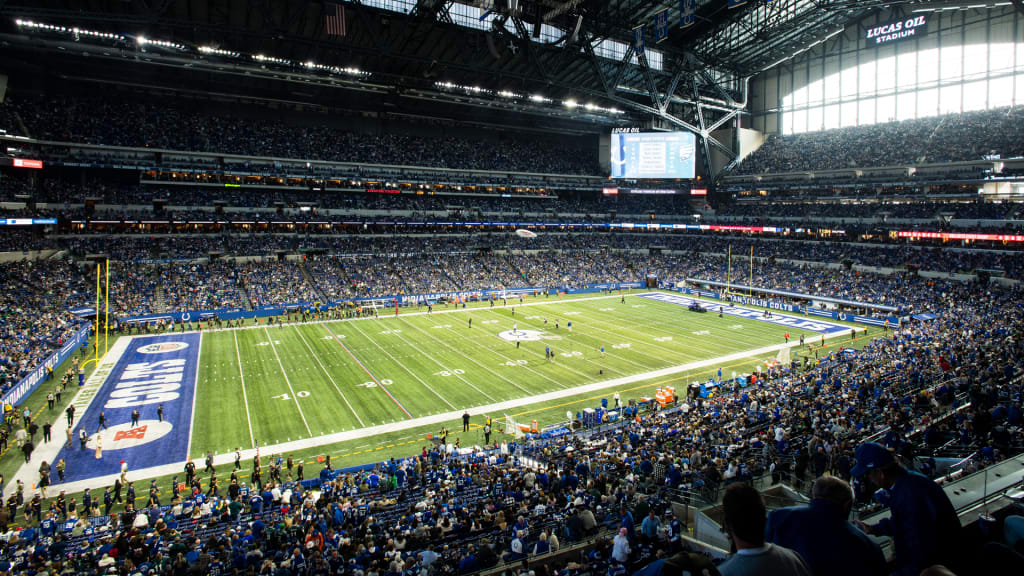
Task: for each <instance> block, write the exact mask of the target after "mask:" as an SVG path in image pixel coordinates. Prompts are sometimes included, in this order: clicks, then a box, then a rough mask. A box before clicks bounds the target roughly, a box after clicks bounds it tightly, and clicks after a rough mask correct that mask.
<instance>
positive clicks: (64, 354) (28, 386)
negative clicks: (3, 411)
mask: <svg viewBox="0 0 1024 576" xmlns="http://www.w3.org/2000/svg"><path fill="white" fill-rule="evenodd" d="M90 331H91V327H90V326H89V325H85V326H83V327H81V328H79V329H78V332H76V333H75V335H74V336H72V337H71V338H70V339H69V340H68V341H67V342H65V343H64V345H63V346H61V348H60V350H58V351H56V352H54V353H53V354H51V355H50V357H49V358H47V359H46V360H45V361H44V362H43V363H42V364H40V365H39V366H37V367H36V369H35V370H33V371H32V372H31V373H30V374H29V375H28V376H25V377H24V378H22V379H21V382H18V384H17V386H15V387H14V388H11V389H10V390H9V391H8V392H7V394H4V397H3V403H4V405H8V404H9V405H12V406H16V405H17V404H18V402H21V400H22V399H23V398H25V397H26V396H28V395H29V394H31V393H32V391H34V390H35V389H36V387H38V386H39V384H41V383H42V382H43V381H44V380H45V379H46V373H47V370H48V369H49V368H56V367H57V366H59V365H60V364H61V362H64V361H65V360H67V359H68V358H69V357H70V356H71V355H72V354H74V352H75V350H77V349H78V347H79V346H81V345H82V344H84V343H85V342H87V341H88V340H89V333H90Z"/></svg>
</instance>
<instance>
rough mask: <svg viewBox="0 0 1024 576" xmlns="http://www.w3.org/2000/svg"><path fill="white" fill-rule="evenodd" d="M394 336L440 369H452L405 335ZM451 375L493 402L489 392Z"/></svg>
mask: <svg viewBox="0 0 1024 576" xmlns="http://www.w3.org/2000/svg"><path fill="white" fill-rule="evenodd" d="M402 321H403V322H404V321H405V320H402ZM395 336H398V339H399V340H401V341H402V342H405V343H406V344H408V345H409V346H411V347H412V349H413V350H415V351H417V352H419V353H420V354H421V355H422V356H423V357H424V358H429V359H430V361H431V362H433V363H434V364H437V365H438V366H440V367H441V369H442V370H447V371H449V372H451V371H452V369H451V368H448V367H447V366H445V365H444V364H441V362H439V361H438V360H437V358H434V357H433V356H432V355H430V354H427V353H426V352H424V351H423V350H420V348H419V347H418V346H416V345H415V344H413V343H412V342H409V341H408V340H406V339H405V337H403V336H402V335H401V334H395ZM452 376H455V377H456V378H458V379H459V380H462V381H463V382H465V383H466V384H467V385H468V386H469V387H470V388H472V389H473V390H476V391H477V392H479V393H480V394H482V395H484V396H486V397H487V399H488V400H490V401H491V402H494V397H493V396H491V395H490V394H488V393H487V392H484V391H483V390H481V389H479V388H477V387H476V386H474V385H473V383H472V382H470V381H469V380H466V379H465V378H463V377H462V375H461V374H456V373H454V372H452Z"/></svg>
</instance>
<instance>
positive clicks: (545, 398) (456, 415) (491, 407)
mask: <svg viewBox="0 0 1024 576" xmlns="http://www.w3.org/2000/svg"><path fill="white" fill-rule="evenodd" d="M847 336H849V335H848V334H844V333H842V332H835V333H832V334H827V335H825V338H826V339H834V338H845V337H847ZM787 347H788V348H799V347H800V345H799V344H798V343H796V342H790V343H789V344H776V345H773V346H765V347H762V348H757V349H754V350H743V351H740V352H734V353H732V354H729V355H726V356H719V357H717V358H708V359H705V360H699V361H697V362H690V363H689V364H681V365H679V366H669V367H668V368H662V369H660V370H654V371H651V372H645V373H642V374H633V375H630V376H623V377H621V378H615V379H612V380H603V381H601V382H594V383H591V384H585V385H583V386H577V387H574V388H569V389H566V390H555V391H552V392H547V393H544V394H539V395H537V396H529V397H525V398H516V399H513V400H506V401H504V402H498V403H495V404H488V405H484V406H477V407H476V409H475V410H477V411H479V413H481V414H487V413H498V414H500V413H503V412H507V411H509V410H512V409H514V408H519V407H522V406H529V405H531V404H540V403H543V402H550V401H552V400H560V399H563V398H571V397H573V396H582V395H584V394H588V393H591V392H596V391H599V390H604V389H607V388H616V387H622V386H625V385H628V384H632V383H635V382H642V381H644V380H651V379H654V378H662V377H665V376H670V375H673V374H679V373H681V372H690V371H693V370H697V369H700V368H707V367H710V366H716V365H723V364H726V363H729V362H732V361H735V360H742V359H745V358H748V357H752V356H762V355H767V354H773V355H774V354H775V353H777V352H778V351H779V350H781V349H783V348H787ZM462 413H463V411H462V410H455V411H452V412H444V413H441V414H433V415H431V416H422V417H420V418H414V419H412V420H402V421H399V422H389V423H387V424H378V425H376V426H370V427H368V428H360V429H356V430H346V431H345V432H336V433H334V434H327V435H324V436H318V437H316V438H303V439H301V440H292V441H291V442H283V443H281V444H273V445H267V446H261V447H260V451H261V454H263V456H264V457H266V456H267V455H270V454H284V453H288V452H294V451H297V450H304V449H308V448H315V447H317V446H326V445H328V444H336V443H338V442H347V441H350V440H359V439H362V438H369V437H372V436H374V435H377V434H384V433H388V432H397V431H401V430H408V429H412V428H419V427H421V426H433V425H436V424H443V423H445V422H452V421H461V419H462ZM254 456H256V449H248V450H243V451H242V459H243V460H250V459H252V458H253V457H254ZM213 461H214V465H215V466H220V465H222V464H232V463H233V462H234V461H235V460H234V452H225V453H224V454H217V455H215V456H214V459H213ZM184 465H185V462H179V463H176V464H165V465H162V466H153V467H151V468H143V469H139V470H133V471H130V472H129V473H128V479H129V480H131V481H133V482H134V481H138V480H144V479H147V478H156V477H160V476H170V475H171V474H179V473H180V472H181V468H182V466H184ZM23 468H24V467H23ZM36 468H38V466H36ZM29 471H30V472H31V473H32V474H34V475H35V476H32V478H36V477H38V472H37V470H35V469H32V470H29ZM117 477H118V475H117V474H110V475H107V476H101V477H97V478H91V479H89V480H80V481H77V482H71V483H68V484H64V485H56V486H53V487H51V490H54V491H59V490H66V491H67V492H69V493H74V492H81V491H83V490H85V489H86V488H89V487H96V486H100V485H104V484H113V483H114V480H115V479H116V478H117Z"/></svg>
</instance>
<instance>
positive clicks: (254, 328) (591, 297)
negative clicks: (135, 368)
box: [153, 289, 691, 335]
mask: <svg viewBox="0 0 1024 576" xmlns="http://www.w3.org/2000/svg"><path fill="white" fill-rule="evenodd" d="M638 290H639V289H638ZM649 292H652V291H650V290H647V291H643V292H639V291H638V292H636V293H631V294H629V295H634V296H635V295H636V294H641V293H643V294H647V293H649ZM653 292H669V293H673V292H671V291H668V290H654V291H653ZM688 297H691V296H688ZM610 298H619V295H617V294H616V295H612V296H588V297H586V298H570V299H569V300H560V299H556V300H551V301H547V300H545V301H544V302H526V303H524V304H517V306H547V305H550V304H568V303H571V302H587V301H590V300H608V299H610ZM504 309H506V308H505V307H502V306H499V307H498V308H493V309H492V308H489V307H485V306H480V307H474V308H466V309H462V308H455V309H452V310H435V311H434V312H433V315H434V316H436V315H438V314H457V313H463V312H465V313H472V312H480V311H482V310H504ZM427 314H428V312H427V311H426V310H424V311H423V312H405V313H403V314H402V316H426V315H427ZM390 318H394V316H380V317H379V318H377V317H373V316H368V317H365V318H336V319H333V320H321V321H320V323H321V324H324V323H327V324H332V323H334V322H365V321H368V320H377V321H380V320H387V319H390ZM302 324H309V322H288V323H286V324H282V326H300V325H302ZM265 327H266V325H261V324H254V325H252V326H237V327H234V328H206V329H205V330H204V332H223V331H225V330H259V329H260V328H265ZM191 332H196V330H185V331H184V332H175V334H189V333H191ZM167 334H169V332H167ZM153 335H158V334H153Z"/></svg>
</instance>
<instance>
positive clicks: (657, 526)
mask: <svg viewBox="0 0 1024 576" xmlns="http://www.w3.org/2000/svg"><path fill="white" fill-rule="evenodd" d="M660 530H661V518H658V515H657V514H655V513H654V509H653V508H651V510H650V511H649V512H648V513H647V517H646V518H644V521H643V522H641V523H640V534H642V535H643V537H644V540H646V541H647V542H651V543H653V542H657V541H658V531H660Z"/></svg>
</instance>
